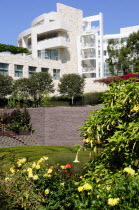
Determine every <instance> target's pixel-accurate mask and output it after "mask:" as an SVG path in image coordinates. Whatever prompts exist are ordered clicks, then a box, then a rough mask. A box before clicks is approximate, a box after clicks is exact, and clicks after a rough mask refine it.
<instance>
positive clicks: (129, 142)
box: [81, 80, 139, 170]
mask: <svg viewBox="0 0 139 210" xmlns="http://www.w3.org/2000/svg"><path fill="white" fill-rule="evenodd" d="M103 98H104V105H105V106H104V107H103V108H102V109H101V110H99V111H94V112H93V114H94V115H93V116H90V117H88V119H87V120H86V123H85V124H84V126H82V127H81V131H82V132H81V134H82V136H83V137H84V142H86V143H88V145H90V144H91V147H92V148H93V149H96V148H97V147H98V146H100V145H102V146H104V147H105V149H104V151H103V153H102V155H101V157H99V160H98V161H99V163H100V162H102V163H104V164H105V166H106V168H109V169H111V170H116V169H117V168H121V167H125V166H127V165H136V166H138V160H139V154H138V152H137V151H138V148H139V130H138V127H139V124H138V122H139V86H138V83H136V82H134V81H133V80H131V81H121V82H119V83H111V85H110V90H108V91H106V92H105V93H104V96H103ZM115 157H116V158H115Z"/></svg>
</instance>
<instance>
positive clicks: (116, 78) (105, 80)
mask: <svg viewBox="0 0 139 210" xmlns="http://www.w3.org/2000/svg"><path fill="white" fill-rule="evenodd" d="M131 77H135V78H137V80H136V81H137V82H138V81H139V74H125V75H122V76H112V77H107V78H102V79H99V80H95V82H100V83H104V84H106V85H109V84H110V83H111V82H118V81H119V80H121V79H124V80H128V79H129V78H131Z"/></svg>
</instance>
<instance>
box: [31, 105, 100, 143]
mask: <svg viewBox="0 0 139 210" xmlns="http://www.w3.org/2000/svg"><path fill="white" fill-rule="evenodd" d="M95 109H99V107H98V106H94V107H93V106H86V107H47V108H38V109H35V108H34V109H29V112H30V114H31V123H32V126H33V128H34V129H35V133H34V134H33V135H34V137H35V139H36V140H37V142H38V143H39V144H40V145H46V146H74V145H75V144H82V139H81V137H80V135H79V131H78V128H79V126H82V125H83V124H84V122H85V120H86V118H87V116H88V115H91V114H90V113H89V112H90V111H91V110H95Z"/></svg>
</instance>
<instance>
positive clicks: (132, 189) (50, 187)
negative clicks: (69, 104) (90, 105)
mask: <svg viewBox="0 0 139 210" xmlns="http://www.w3.org/2000/svg"><path fill="white" fill-rule="evenodd" d="M80 130H81V135H82V137H83V142H84V148H82V146H80V145H77V146H76V151H77V153H76V156H75V160H74V161H72V162H68V161H67V162H66V163H64V164H55V165H50V164H49V163H48V160H49V159H50V158H51V157H48V156H46V155H44V156H43V154H42V156H41V158H39V159H38V160H35V161H32V162H30V163H28V162H27V160H26V158H25V157H22V159H17V160H16V161H15V162H14V165H13V166H12V167H11V168H10V173H8V174H6V176H1V186H0V198H1V199H0V200H1V202H2V205H1V206H3V208H4V209H6V208H7V209H28V210H29V209H30V208H32V209H36V210H37V209H40V210H45V209H50V210H51V209H58V210H61V209H62V210H70V209H73V210H79V209H81V210H100V209H104V210H131V209H133V210H137V209H139V201H138V198H139V154H138V149H139V86H138V83H137V82H136V81H135V80H126V81H120V82H119V83H112V84H111V85H110V90H108V91H106V93H105V94H104V106H103V107H102V108H101V109H100V110H97V111H94V112H93V115H92V116H89V117H88V118H87V120H86V122H85V124H84V125H83V126H82V127H81V128H80ZM100 148H101V153H100V154H99V155H98V152H99V151H100ZM82 150H86V151H85V152H87V150H88V152H89V156H90V157H91V159H90V161H89V162H87V163H86V164H85V166H84V168H83V169H82V170H79V171H76V170H75V167H74V166H78V164H79V161H80V159H79V154H80V152H81V151H82ZM74 155H75V153H74ZM82 155H83V153H82ZM61 156H62V153H61ZM62 157H64V156H62ZM63 159H64V158H63ZM74 164H76V165H74ZM17 192H18V193H17Z"/></svg>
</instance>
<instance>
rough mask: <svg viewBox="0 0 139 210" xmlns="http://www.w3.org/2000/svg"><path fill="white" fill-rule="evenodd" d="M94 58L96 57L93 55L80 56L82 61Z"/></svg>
mask: <svg viewBox="0 0 139 210" xmlns="http://www.w3.org/2000/svg"><path fill="white" fill-rule="evenodd" d="M95 57H96V55H95V53H92V54H84V55H82V59H89V58H95Z"/></svg>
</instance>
